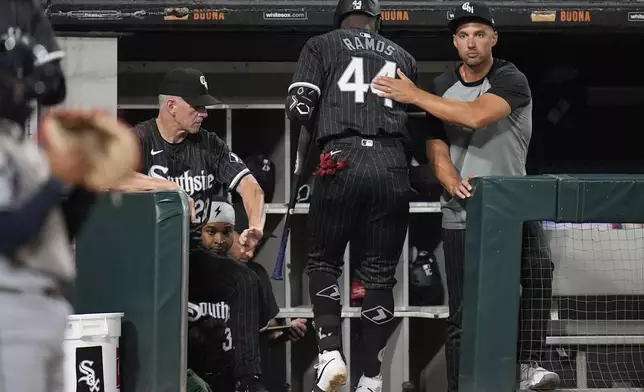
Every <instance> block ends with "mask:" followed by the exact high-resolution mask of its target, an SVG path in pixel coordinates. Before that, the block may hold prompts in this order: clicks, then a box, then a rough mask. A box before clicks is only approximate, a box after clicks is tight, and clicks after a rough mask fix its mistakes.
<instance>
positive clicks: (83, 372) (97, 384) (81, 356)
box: [76, 346, 105, 392]
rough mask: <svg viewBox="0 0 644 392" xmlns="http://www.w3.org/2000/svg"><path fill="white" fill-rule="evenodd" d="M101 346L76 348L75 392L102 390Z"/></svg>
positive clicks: (96, 391) (98, 391) (102, 391)
mask: <svg viewBox="0 0 644 392" xmlns="http://www.w3.org/2000/svg"><path fill="white" fill-rule="evenodd" d="M103 384H104V379H103V347H101V346H95V347H77V348H76V392H104V391H105V387H104V385H103Z"/></svg>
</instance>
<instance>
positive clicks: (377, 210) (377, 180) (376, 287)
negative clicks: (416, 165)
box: [357, 147, 411, 391]
mask: <svg viewBox="0 0 644 392" xmlns="http://www.w3.org/2000/svg"><path fill="white" fill-rule="evenodd" d="M369 154H371V155H372V159H373V161H374V164H373V166H372V167H374V169H372V170H373V172H372V173H371V174H372V175H371V176H370V177H371V181H370V182H371V184H370V185H369V189H370V191H371V192H370V193H371V194H370V197H368V198H367V200H365V202H366V204H367V211H366V214H365V215H364V219H362V220H361V221H360V223H359V224H364V227H362V228H361V230H362V235H363V238H362V241H363V243H364V259H363V262H362V264H361V266H360V268H359V269H358V272H357V274H358V277H359V279H360V281H361V282H362V283H363V285H364V287H365V297H364V300H363V303H362V313H361V324H362V339H363V355H362V357H363V368H364V369H363V370H364V375H363V377H362V378H361V379H360V381H359V383H358V389H357V390H358V391H363V390H364V391H369V390H378V388H381V387H382V376H381V372H380V370H381V369H380V368H381V361H382V358H383V354H384V349H385V346H386V345H387V341H388V339H389V337H390V336H391V333H392V332H393V329H394V327H395V323H394V322H393V321H394V297H393V288H394V286H395V285H396V278H395V274H396V267H397V266H398V263H399V261H400V254H401V252H402V247H403V244H404V242H405V236H406V233H407V226H408V224H409V194H410V191H411V186H410V184H409V175H408V172H407V162H406V158H405V156H404V152H403V151H402V150H399V149H398V148H396V147H387V148H382V149H379V150H375V151H370V152H369Z"/></svg>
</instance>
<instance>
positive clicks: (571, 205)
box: [459, 175, 644, 392]
mask: <svg viewBox="0 0 644 392" xmlns="http://www.w3.org/2000/svg"><path fill="white" fill-rule="evenodd" d="M643 199H644V176H641V175H631V176H628V175H579V176H569V175H558V176H554V175H552V176H528V177H523V178H521V177H518V178H517V177H514V178H513V177H487V178H482V179H477V180H475V183H474V192H473V195H472V198H471V199H470V200H469V201H468V216H467V227H468V230H467V237H466V260H467V262H466V265H465V291H464V304H463V325H464V326H465V328H464V331H463V341H462V346H461V347H462V354H461V374H460V385H459V388H460V389H459V390H460V391H461V392H509V391H514V390H515V389H516V385H515V382H516V375H517V367H516V349H517V319H518V308H519V295H518V293H519V292H520V286H519V276H520V264H521V263H520V259H521V249H522V248H521V243H522V224H523V222H527V221H554V222H573V223H584V222H593V223H597V222H621V223H641V222H644V206H643V205H642V200H643ZM629 271H630V273H632V274H635V276H634V281H635V282H638V283H636V284H637V289H638V290H639V292H630V293H629V294H630V295H633V296H635V297H636V298H637V296H638V295H641V294H644V275H643V276H641V277H640V276H637V275H639V272H640V271H644V260H643V259H642V258H641V253H640V255H639V257H636V258H634V259H633V260H632V265H631V266H630V270H629ZM555 275H556V273H555ZM591 290H592V289H591ZM604 294H610V293H604ZM640 300H641V297H640ZM556 301H557V300H556V299H555V300H554V301H553V302H556ZM636 306H637V305H636ZM583 321H584V320H581V322H583ZM629 321H631V324H633V325H639V327H635V328H633V329H631V330H630V331H627V332H620V331H619V328H612V329H611V328H604V330H603V331H600V332H596V333H597V334H598V335H599V336H594V338H595V339H593V338H592V337H590V338H589V337H588V336H586V337H583V336H582V339H576V340H575V339H574V338H573V339H566V337H564V338H563V339H559V341H558V343H560V344H561V345H566V344H571V343H572V345H575V344H587V345H595V344H596V345H602V344H625V345H627V344H628V345H644V328H643V327H644V318H643V317H641V316H640V319H639V320H629ZM592 323H593V321H589V322H588V323H587V324H592ZM616 326H617V324H615V325H614V327H616ZM551 332H552V331H551ZM615 335H618V336H615ZM596 338H599V339H596ZM555 340H557V339H555ZM555 343H557V342H555ZM578 360H580V361H581V363H579V362H578V366H577V374H576V379H577V381H578V385H577V387H579V388H580V389H583V390H585V389H586V388H587V385H586V382H585V377H586V371H587V368H586V362H585V356H582V358H578ZM641 361H642V359H641V356H640V358H639V359H637V358H636V359H635V361H634V363H633V365H634V366H635V367H636V368H637V367H638V366H639V367H640V368H641V365H642V362H641ZM635 377H637V378H639V379H635V380H631V381H635V383H641V382H642V379H641V378H640V377H641V376H639V377H638V376H635ZM639 387H640V388H635V389H631V388H630V387H629V388H628V389H626V388H625V389H622V390H624V391H625V390H629V391H635V390H641V385H639Z"/></svg>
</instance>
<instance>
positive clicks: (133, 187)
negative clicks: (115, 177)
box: [108, 171, 181, 192]
mask: <svg viewBox="0 0 644 392" xmlns="http://www.w3.org/2000/svg"><path fill="white" fill-rule="evenodd" d="M180 189H181V188H180V187H179V185H177V183H175V182H172V181H168V180H164V179H162V178H152V177H150V176H147V175H145V174H142V173H138V172H135V171H133V172H132V173H131V175H130V176H128V177H127V178H126V179H124V180H123V181H121V182H120V183H119V184H117V185H115V186H113V187H111V188H110V189H108V190H111V191H122V192H145V191H154V190H171V191H176V190H180Z"/></svg>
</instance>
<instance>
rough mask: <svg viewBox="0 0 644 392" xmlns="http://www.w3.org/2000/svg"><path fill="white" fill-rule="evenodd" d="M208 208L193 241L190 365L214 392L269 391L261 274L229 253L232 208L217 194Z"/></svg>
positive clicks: (265, 323)
mask: <svg viewBox="0 0 644 392" xmlns="http://www.w3.org/2000/svg"><path fill="white" fill-rule="evenodd" d="M208 210H209V214H210V215H209V216H208V218H207V220H206V222H205V224H203V225H202V226H201V227H199V228H197V229H195V231H194V233H195V234H194V236H193V238H192V240H191V251H190V273H189V283H188V308H189V314H188V322H189V324H188V336H189V338H188V367H189V368H190V370H192V371H193V372H194V373H195V374H196V375H197V376H199V377H200V378H201V379H203V380H204V381H205V382H206V383H207V384H208V385H210V387H211V388H212V390H213V391H221V392H232V391H235V392H264V391H267V389H266V388H265V387H264V386H263V384H262V383H261V380H260V378H261V374H262V372H261V351H260V340H261V339H260V334H261V332H262V331H263V330H265V329H266V328H267V324H268V320H269V318H270V316H268V315H267V313H268V311H267V310H266V309H267V306H266V305H265V304H266V301H265V299H264V298H263V295H262V291H261V288H260V287H261V286H260V282H259V278H258V277H257V275H256V274H255V273H254V272H253V271H252V270H250V269H249V268H247V267H246V266H245V265H244V264H242V263H240V262H238V261H235V260H233V259H231V258H229V257H228V252H229V250H230V248H231V246H232V245H233V233H234V231H233V230H234V226H235V211H234V209H233V207H232V206H231V205H230V204H229V203H228V201H227V200H226V199H225V198H223V197H220V196H217V197H214V198H213V202H212V205H211V206H210V207H209V209H208ZM240 247H241V246H240ZM241 253H242V254H246V251H245V250H242V252H241Z"/></svg>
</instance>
